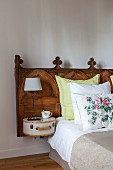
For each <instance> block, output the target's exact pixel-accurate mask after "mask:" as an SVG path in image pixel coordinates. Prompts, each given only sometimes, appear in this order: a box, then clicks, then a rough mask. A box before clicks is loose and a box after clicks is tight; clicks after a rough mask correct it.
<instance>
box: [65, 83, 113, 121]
mask: <svg viewBox="0 0 113 170" xmlns="http://www.w3.org/2000/svg"><path fill="white" fill-rule="evenodd" d="M67 85H68V86H69V88H70V92H71V99H72V103H73V110H74V117H75V124H82V122H81V118H80V114H79V111H78V107H77V103H76V94H109V93H111V89H110V82H105V83H103V84H98V85H91V84H90V85H88V84H78V83H68V84H67Z"/></svg>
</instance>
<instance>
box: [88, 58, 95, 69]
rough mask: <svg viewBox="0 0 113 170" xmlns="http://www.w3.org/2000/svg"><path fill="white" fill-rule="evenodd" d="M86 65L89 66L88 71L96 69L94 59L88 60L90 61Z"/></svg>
mask: <svg viewBox="0 0 113 170" xmlns="http://www.w3.org/2000/svg"><path fill="white" fill-rule="evenodd" d="M88 65H90V67H89V69H96V68H95V67H94V66H95V65H96V61H95V60H94V58H90V61H88Z"/></svg>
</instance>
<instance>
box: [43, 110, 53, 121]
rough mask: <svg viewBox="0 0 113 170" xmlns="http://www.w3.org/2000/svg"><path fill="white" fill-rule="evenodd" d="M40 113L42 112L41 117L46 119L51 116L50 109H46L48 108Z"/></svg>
mask: <svg viewBox="0 0 113 170" xmlns="http://www.w3.org/2000/svg"><path fill="white" fill-rule="evenodd" d="M41 114H42V118H43V119H48V118H49V117H51V116H52V113H51V112H50V111H48V110H43V111H42V112H41Z"/></svg>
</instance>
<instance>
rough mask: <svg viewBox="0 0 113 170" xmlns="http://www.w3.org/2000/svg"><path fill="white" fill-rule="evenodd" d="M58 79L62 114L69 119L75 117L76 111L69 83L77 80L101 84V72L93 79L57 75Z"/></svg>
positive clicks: (77, 81) (83, 82)
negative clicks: (73, 78) (75, 78)
mask: <svg viewBox="0 0 113 170" xmlns="http://www.w3.org/2000/svg"><path fill="white" fill-rule="evenodd" d="M55 77H56V81H57V84H58V88H59V93H60V104H61V114H62V116H63V117H64V118H65V119H67V120H73V119H74V111H73V106H72V101H71V94H70V90H69V87H68V86H67V83H69V82H76V83H81V84H99V82H100V74H97V75H96V76H94V77H93V78H91V79H88V80H70V79H66V78H62V77H60V76H55Z"/></svg>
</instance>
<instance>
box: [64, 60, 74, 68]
mask: <svg viewBox="0 0 113 170" xmlns="http://www.w3.org/2000/svg"><path fill="white" fill-rule="evenodd" d="M71 67H72V65H71V64H70V62H69V61H68V60H64V68H71Z"/></svg>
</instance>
